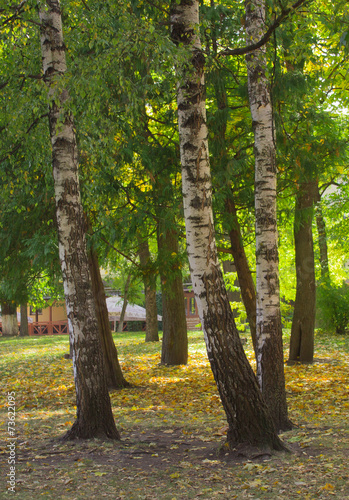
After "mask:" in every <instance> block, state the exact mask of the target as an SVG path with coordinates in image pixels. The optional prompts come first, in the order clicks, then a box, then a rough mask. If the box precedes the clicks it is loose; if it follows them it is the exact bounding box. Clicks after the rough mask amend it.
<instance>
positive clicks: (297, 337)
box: [288, 181, 316, 363]
mask: <svg viewBox="0 0 349 500" xmlns="http://www.w3.org/2000/svg"><path fill="white" fill-rule="evenodd" d="M315 199H316V182H315V181H309V182H303V183H301V185H300V186H299V190H298V193H297V198H296V208H295V220H294V241H295V251H296V276H297V289H296V300H295V305H294V312H293V320H292V329H291V339H290V352H289V359H288V362H289V363H292V362H295V361H300V362H301V363H312V362H313V358H314V328H315V313H316V283H315V265H314V249H313V232H312V222H313V213H314V211H313V207H314V202H315Z"/></svg>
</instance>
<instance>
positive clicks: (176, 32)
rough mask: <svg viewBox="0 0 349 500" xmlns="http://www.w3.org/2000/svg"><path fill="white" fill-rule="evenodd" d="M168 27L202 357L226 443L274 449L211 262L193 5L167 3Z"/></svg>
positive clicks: (200, 65) (191, 1) (193, 0)
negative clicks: (183, 50) (175, 57)
mask: <svg viewBox="0 0 349 500" xmlns="http://www.w3.org/2000/svg"><path fill="white" fill-rule="evenodd" d="M171 24H172V39H173V41H174V42H175V43H181V42H182V43H184V44H186V45H190V47H191V58H190V61H188V62H187V66H186V68H184V71H183V74H182V75H180V76H179V81H180V83H179V86H178V97H177V104H178V128H179V138H180V155H181V164H182V190H183V202H184V217H185V225H186V234H187V251H188V257H189V264H190V271H191V277H192V283H193V288H194V292H195V297H196V301H197V304H198V309H199V315H200V319H201V323H202V326H203V330H204V334H205V341H206V347H207V353H208V357H209V360H210V363H211V368H212V371H213V374H214V377H215V380H216V383H217V387H218V390H219V394H220V397H221V400H222V403H223V407H224V410H225V412H226V416H227V421H228V424H229V430H228V436H227V437H228V442H229V444H230V445H232V446H234V445H235V444H238V443H240V444H241V443H251V444H257V445H262V444H266V445H267V446H270V447H272V448H280V447H282V445H281V443H280V441H279V440H278V438H277V436H276V434H275V430H274V427H273V424H272V422H271V419H270V415H269V414H268V411H267V408H266V407H265V404H264V402H263V400H262V397H261V393H260V390H259V388H258V384H257V380H256V378H255V376H254V374H253V371H252V369H251V367H250V365H249V363H248V361H247V359H246V356H245V353H244V350H243V347H242V345H241V342H240V339H239V335H238V332H237V329H236V326H235V323H234V318H233V314H232V311H231V308H230V305H229V300H228V296H227V293H226V289H225V286H224V281H223V276H222V272H221V269H220V266H219V262H218V258H217V250H216V243H215V232H214V223H213V213H212V185H211V174H210V164H209V151H208V141H207V126H206V108H205V89H204V56H203V54H202V52H201V46H200V40H199V37H198V25H199V12H198V1H197V0H182V1H181V2H180V3H179V4H177V3H176V4H175V3H173V5H172V15H171Z"/></svg>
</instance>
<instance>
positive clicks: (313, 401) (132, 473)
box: [0, 332, 349, 500]
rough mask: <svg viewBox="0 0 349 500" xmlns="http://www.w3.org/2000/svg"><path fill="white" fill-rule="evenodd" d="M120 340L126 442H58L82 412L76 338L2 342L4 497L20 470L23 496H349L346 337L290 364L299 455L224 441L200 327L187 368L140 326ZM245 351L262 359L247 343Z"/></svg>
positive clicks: (290, 439)
mask: <svg viewBox="0 0 349 500" xmlns="http://www.w3.org/2000/svg"><path fill="white" fill-rule="evenodd" d="M114 338H115V342H116V345H117V349H118V352H119V358H120V362H121V365H122V368H123V371H124V374H125V377H126V378H127V380H128V381H129V382H130V383H131V384H132V387H130V388H127V389H123V390H121V391H116V392H113V393H112V394H111V400H112V405H113V411H114V416H115V420H116V424H117V428H118V430H119V431H120V433H121V441H119V442H113V441H104V442H103V441H99V440H91V441H73V442H64V441H62V440H60V437H62V435H63V434H64V432H65V430H67V429H69V428H70V426H71V425H72V423H73V421H74V415H75V411H76V407H75V401H74V399H75V396H74V383H73V373H72V363H71V361H70V360H67V359H65V358H64V354H65V353H66V352H67V351H68V338H67V336H56V337H40V338H33V337H30V338H25V339H21V338H11V339H6V338H1V339H0V380H1V386H2V395H1V407H0V411H1V420H0V425H1V427H0V432H1V436H2V440H1V445H0V464H1V470H0V475H1V481H0V498H8V497H9V495H8V491H7V488H8V486H10V483H7V481H8V479H9V478H10V479H11V477H10V476H9V474H11V473H13V472H14V473H15V479H16V486H15V491H16V494H17V495H19V497H20V498H21V500H22V499H24V500H27V499H30V500H31V499H34V498H37V497H43V498H48V499H68V498H69V500H75V499H85V498H96V499H103V498H108V499H113V500H117V499H120V500H121V499H125V500H133V499H137V500H138V499H143V500H146V499H149V500H174V499H176V500H186V499H202V500H204V499H215V498H217V499H222V500H225V499H235V498H237V499H245V498H249V499H271V500H272V499H280V498H286V499H287V500H289V499H294V498H296V499H301V500H305V499H329V498H336V499H340V500H345V499H348V500H349V460H348V458H349V416H348V413H349V357H348V353H349V336H347V337H340V336H329V335H325V334H324V333H320V332H318V333H317V335H316V354H315V355H316V360H315V362H314V364H312V365H299V364H298V365H294V366H285V374H286V384H287V396H288V404H289V415H290V418H291V420H292V421H293V422H294V424H295V425H296V426H295V428H294V429H293V430H292V431H290V432H287V433H285V434H283V435H282V436H281V437H282V439H283V441H284V442H285V443H286V444H287V446H288V447H289V449H290V453H285V452H282V453H281V452H279V453H275V454H272V455H269V454H256V455H252V456H251V455H250V456H246V455H243V454H241V455H239V454H238V453H233V454H232V453H229V452H228V449H227V447H226V446H225V434H226V423H225V418H224V413H223V411H222V408H221V405H220V401H219V398H218V394H217V390H216V387H215V384H214V381H213V377H212V374H211V371H210V368H209V364H208V361H207V358H206V353H205V346H204V341H203V335H202V332H190V334H189V363H188V365H187V366H180V367H165V366H161V365H160V364H159V362H160V350H161V344H160V343H145V342H144V334H142V333H127V334H125V333H123V334H117V335H115V337H114ZM285 345H287V338H286V339H285ZM245 349H246V353H247V355H248V357H249V359H250V360H251V363H252V364H253V361H252V360H253V353H252V348H251V344H250V342H249V341H248V342H247V343H246V345H245ZM285 357H286V354H285ZM12 391H13V393H14V397H15V405H16V416H15V436H13V437H11V436H9V433H8V421H9V415H10V414H9V413H8V410H9V408H8V406H7V403H8V396H7V395H8V393H12ZM10 428H13V427H10ZM12 443H15V446H12V448H11V446H9V444H10V445H11V444H12ZM11 452H12V453H11ZM11 458H14V459H15V465H14V466H13V467H15V469H12V470H11V469H10V467H11V464H10V463H9V461H10V460H11Z"/></svg>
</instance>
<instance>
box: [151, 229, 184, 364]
mask: <svg viewBox="0 0 349 500" xmlns="http://www.w3.org/2000/svg"><path fill="white" fill-rule="evenodd" d="M158 252H159V259H160V276H161V290H162V330H163V335H162V349H161V363H163V364H165V365H186V364H187V362H188V336H187V320H186V317H185V307H184V291H183V281H182V273H181V270H180V268H179V267H178V261H176V258H175V259H174V254H175V255H178V234H177V232H176V231H175V230H174V229H166V228H165V227H163V226H162V224H161V222H160V223H159V230H158Z"/></svg>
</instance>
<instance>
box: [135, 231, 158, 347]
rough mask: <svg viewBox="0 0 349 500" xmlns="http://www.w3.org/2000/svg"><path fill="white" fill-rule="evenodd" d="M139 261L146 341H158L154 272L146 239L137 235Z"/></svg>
mask: <svg viewBox="0 0 349 500" xmlns="http://www.w3.org/2000/svg"><path fill="white" fill-rule="evenodd" d="M138 245H139V251H138V255H139V261H140V264H141V271H142V274H143V283H144V293H145V314H146V333H145V341H146V342H158V341H159V328H158V311H157V307H156V274H155V272H154V270H153V269H152V262H151V258H150V251H149V244H148V241H147V240H146V239H142V238H141V237H140V236H139V237H138Z"/></svg>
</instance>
